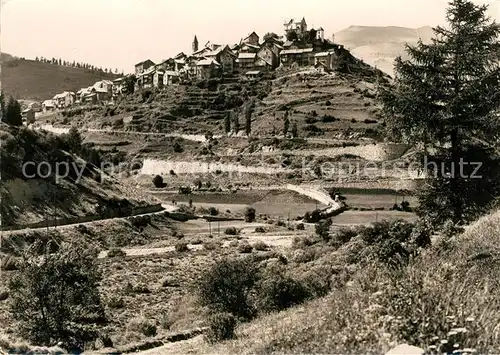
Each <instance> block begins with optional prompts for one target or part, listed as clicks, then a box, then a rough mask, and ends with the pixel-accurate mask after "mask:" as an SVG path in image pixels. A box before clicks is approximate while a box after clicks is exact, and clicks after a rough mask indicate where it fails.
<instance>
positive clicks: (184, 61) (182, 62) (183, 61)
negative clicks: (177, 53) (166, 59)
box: [174, 59, 186, 64]
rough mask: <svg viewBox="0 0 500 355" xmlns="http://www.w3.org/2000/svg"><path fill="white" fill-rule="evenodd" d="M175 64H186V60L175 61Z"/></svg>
mask: <svg viewBox="0 0 500 355" xmlns="http://www.w3.org/2000/svg"><path fill="white" fill-rule="evenodd" d="M174 62H176V63H177V64H186V60H185V59H175V60H174Z"/></svg>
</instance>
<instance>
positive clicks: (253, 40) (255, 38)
mask: <svg viewBox="0 0 500 355" xmlns="http://www.w3.org/2000/svg"><path fill="white" fill-rule="evenodd" d="M259 40H260V37H259V35H258V34H257V33H255V31H254V32H252V33H250V34H249V35H248V36H247V37H245V38H243V40H242V41H241V42H242V44H243V43H247V44H253V45H254V46H258V45H259Z"/></svg>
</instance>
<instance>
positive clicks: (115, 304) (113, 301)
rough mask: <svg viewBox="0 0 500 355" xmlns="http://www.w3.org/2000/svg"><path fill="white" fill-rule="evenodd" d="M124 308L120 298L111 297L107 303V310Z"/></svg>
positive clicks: (123, 302)
mask: <svg viewBox="0 0 500 355" xmlns="http://www.w3.org/2000/svg"><path fill="white" fill-rule="evenodd" d="M124 306H125V301H123V298H121V297H111V298H110V299H109V301H108V307H109V308H123V307H124Z"/></svg>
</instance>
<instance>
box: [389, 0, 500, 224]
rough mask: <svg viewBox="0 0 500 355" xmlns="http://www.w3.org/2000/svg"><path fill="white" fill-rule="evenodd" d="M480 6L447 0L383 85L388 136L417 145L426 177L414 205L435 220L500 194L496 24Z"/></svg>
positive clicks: (464, 217)
mask: <svg viewBox="0 0 500 355" xmlns="http://www.w3.org/2000/svg"><path fill="white" fill-rule="evenodd" d="M486 11H487V6H485V5H475V4H474V3H472V2H471V1H469V0H453V1H452V2H451V3H450V6H449V8H448V10H447V16H446V19H447V22H448V24H449V26H447V28H444V27H437V28H435V29H434V34H435V37H434V38H433V40H432V43H431V44H428V45H425V44H423V43H422V42H419V43H418V44H417V45H416V46H407V48H406V50H407V53H408V55H409V59H408V60H403V59H401V58H397V59H396V65H395V72H396V75H395V86H394V88H393V89H394V90H392V91H383V92H382V98H383V101H384V112H385V114H386V117H387V126H388V128H389V133H390V134H391V137H401V138H402V139H403V140H404V141H406V142H408V143H412V144H414V145H416V146H418V147H420V148H421V149H420V151H421V153H422V154H421V156H422V158H423V159H422V162H423V163H424V165H426V166H424V167H423V168H424V170H425V171H426V172H427V177H428V178H427V184H426V185H425V187H424V188H423V189H422V190H421V191H420V197H419V199H420V209H419V211H418V212H419V214H420V216H421V217H423V218H424V219H426V220H427V221H429V222H430V223H431V224H432V225H433V226H435V227H440V226H441V225H443V223H445V222H446V220H451V221H452V222H454V223H463V222H466V221H469V220H471V219H473V218H475V217H476V216H477V215H478V214H479V213H481V212H483V211H484V210H485V209H486V208H487V206H488V205H489V204H490V203H491V201H492V200H493V199H494V198H495V197H496V196H498V195H499V194H500V186H499V183H498V182H497V181H498V174H499V170H500V169H499V162H498V156H497V154H496V153H495V151H494V146H495V145H496V144H497V143H498V138H499V132H500V130H499V128H500V120H499V116H498V112H499V111H498V110H499V108H500V94H499V93H500V69H499V63H500V41H499V35H500V26H499V25H498V24H497V23H495V22H494V21H491V20H490V19H489V18H488V17H487V16H486ZM429 151H432V152H433V153H432V155H429V154H428V152H429ZM476 163H477V164H476ZM479 165H480V166H479ZM477 167H478V168H479V170H478V171H476V168H477Z"/></svg>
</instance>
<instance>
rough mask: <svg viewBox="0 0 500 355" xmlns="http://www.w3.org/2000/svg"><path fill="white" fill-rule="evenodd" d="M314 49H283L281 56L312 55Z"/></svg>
mask: <svg viewBox="0 0 500 355" xmlns="http://www.w3.org/2000/svg"><path fill="white" fill-rule="evenodd" d="M313 51H314V48H299V49H284V50H282V51H281V53H280V54H281V55H283V54H300V53H312V52H313Z"/></svg>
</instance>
